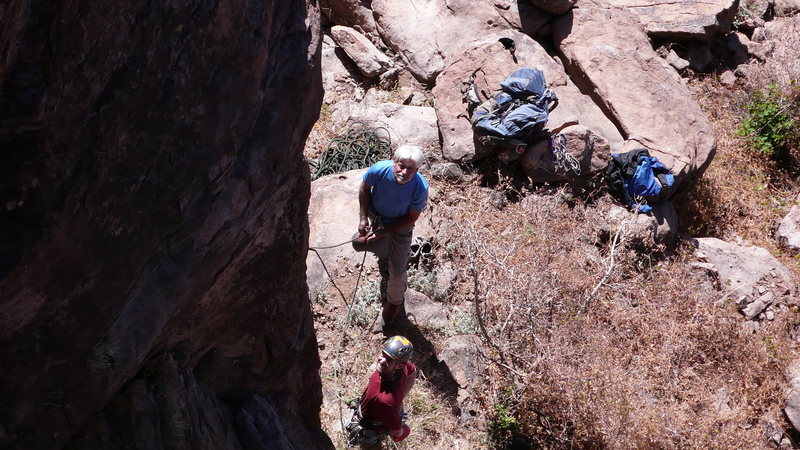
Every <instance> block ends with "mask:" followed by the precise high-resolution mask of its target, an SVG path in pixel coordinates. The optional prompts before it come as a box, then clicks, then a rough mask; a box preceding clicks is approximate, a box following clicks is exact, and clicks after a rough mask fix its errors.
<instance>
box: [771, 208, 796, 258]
mask: <svg viewBox="0 0 800 450" xmlns="http://www.w3.org/2000/svg"><path fill="white" fill-rule="evenodd" d="M775 239H777V240H778V243H779V244H780V245H781V246H782V247H785V248H787V249H789V250H792V251H795V252H797V251H800V196H798V197H797V200H795V204H794V206H792V209H790V210H789V214H787V215H786V217H784V218H783V220H781V221H780V222H779V223H778V228H777V230H775Z"/></svg>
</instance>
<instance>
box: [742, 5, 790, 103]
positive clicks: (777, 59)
mask: <svg viewBox="0 0 800 450" xmlns="http://www.w3.org/2000/svg"><path fill="white" fill-rule="evenodd" d="M797 36H800V15H796V16H793V17H778V18H776V19H775V20H772V21H770V22H767V23H766V24H765V25H764V26H763V27H762V28H758V29H757V30H755V31H754V32H753V36H752V41H753V42H756V43H758V44H762V45H763V46H764V48H765V54H766V55H769V58H768V60H767V61H766V62H764V63H761V62H753V63H751V64H748V66H750V67H748V69H747V73H748V77H750V76H751V77H752V79H753V80H754V82H755V83H758V82H759V81H758V80H762V81H763V80H770V81H772V82H774V83H776V84H777V85H778V89H781V90H783V91H787V92H788V91H790V90H793V89H795V85H794V83H795V81H796V79H797V77H796V73H797V64H796V61H797V53H798V50H797V38H796V37H797Z"/></svg>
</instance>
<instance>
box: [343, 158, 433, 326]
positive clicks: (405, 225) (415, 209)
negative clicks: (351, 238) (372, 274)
mask: <svg viewBox="0 0 800 450" xmlns="http://www.w3.org/2000/svg"><path fill="white" fill-rule="evenodd" d="M423 162H424V155H423V153H422V149H421V148H419V147H417V146H415V145H402V146H400V147H399V148H398V149H397V150H396V151H395V153H394V156H393V157H392V159H391V160H386V161H380V162H377V163H375V164H374V165H373V166H372V167H370V168H369V169H368V170H367V172H366V173H365V174H364V176H363V181H362V183H361V188H360V189H359V192H358V204H359V207H360V208H359V222H358V239H357V240H358V241H359V242H374V241H376V240H378V239H381V238H383V237H387V236H388V237H389V264H388V265H389V280H388V283H387V286H386V299H387V302H386V303H385V304H384V305H383V312H382V314H381V316H382V318H383V325H384V326H387V325H389V324H390V323H391V322H392V321H393V320H394V319H395V317H397V313H398V311H399V310H400V306H401V305H402V304H403V301H404V294H405V291H406V280H407V275H406V267H407V266H408V255H409V253H410V250H411V233H412V231H413V230H414V223H415V222H416V221H417V219H418V218H419V215H420V213H421V212H422V210H423V209H425V205H426V204H427V202H428V182H427V181H425V178H423V177H422V175H420V174H419V172H418V170H419V167H420V166H421V165H422V164H423Z"/></svg>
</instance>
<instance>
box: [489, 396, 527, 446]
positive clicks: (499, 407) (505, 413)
mask: <svg viewBox="0 0 800 450" xmlns="http://www.w3.org/2000/svg"><path fill="white" fill-rule="evenodd" d="M519 427H520V423H519V421H518V420H517V417H516V414H515V411H514V405H513V403H512V401H511V399H510V395H508V394H507V393H506V394H505V395H504V396H503V398H501V399H500V400H499V401H498V402H497V403H495V405H494V417H492V420H491V421H490V422H489V437H490V439H491V440H492V441H494V443H495V444H496V445H497V446H498V447H503V446H504V444H506V443H507V442H508V441H509V439H510V438H511V436H512V435H513V434H514V433H515V432H516V431H517V430H519Z"/></svg>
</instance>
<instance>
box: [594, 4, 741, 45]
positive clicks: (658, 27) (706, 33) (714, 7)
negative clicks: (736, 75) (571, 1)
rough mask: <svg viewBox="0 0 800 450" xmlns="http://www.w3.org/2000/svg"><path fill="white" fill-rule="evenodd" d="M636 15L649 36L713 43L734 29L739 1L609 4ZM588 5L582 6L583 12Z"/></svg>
mask: <svg viewBox="0 0 800 450" xmlns="http://www.w3.org/2000/svg"><path fill="white" fill-rule="evenodd" d="M605 3H607V4H608V5H612V6H616V7H619V8H623V9H625V10H627V11H630V12H631V13H633V14H635V15H636V17H637V18H638V19H639V22H640V23H641V24H642V25H643V26H644V28H645V30H646V31H647V34H648V35H650V37H653V38H659V39H669V40H689V39H693V40H707V41H710V40H712V39H713V38H715V37H717V36H718V35H720V34H723V33H727V32H728V31H730V29H731V25H732V24H733V19H734V17H735V16H736V12H737V10H738V7H739V2H738V0H711V1H705V0H680V1H671V0H649V1H645V2H641V1H635V0H605ZM583 6H584V2H581V3H579V4H578V7H579V8H582V7H583Z"/></svg>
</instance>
